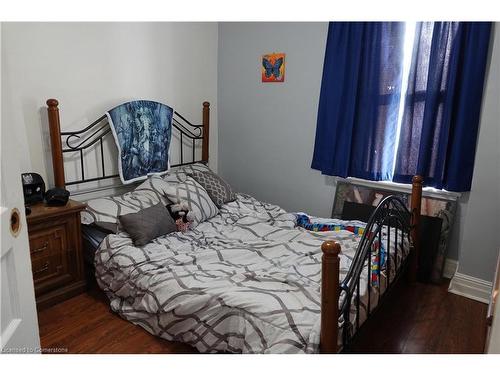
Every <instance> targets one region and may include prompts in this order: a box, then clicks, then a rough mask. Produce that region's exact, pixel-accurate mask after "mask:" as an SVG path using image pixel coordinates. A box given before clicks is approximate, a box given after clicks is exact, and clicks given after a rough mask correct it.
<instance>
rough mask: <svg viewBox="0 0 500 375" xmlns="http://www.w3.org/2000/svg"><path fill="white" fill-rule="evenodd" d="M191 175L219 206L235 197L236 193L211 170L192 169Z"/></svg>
mask: <svg viewBox="0 0 500 375" xmlns="http://www.w3.org/2000/svg"><path fill="white" fill-rule="evenodd" d="M189 175H191V176H192V177H193V178H194V179H195V180H196V181H197V182H198V183H199V184H200V185H201V186H203V188H204V189H205V190H206V191H207V193H208V195H209V196H210V199H212V201H213V202H214V203H215V205H216V206H217V207H218V208H220V207H221V206H222V205H223V204H224V203H227V202H232V201H234V200H235V199H236V193H235V192H234V191H233V189H232V188H231V185H229V184H228V183H227V182H226V181H224V180H223V179H222V178H220V177H219V176H217V175H216V174H215V173H213V172H212V171H193V172H190V173H189Z"/></svg>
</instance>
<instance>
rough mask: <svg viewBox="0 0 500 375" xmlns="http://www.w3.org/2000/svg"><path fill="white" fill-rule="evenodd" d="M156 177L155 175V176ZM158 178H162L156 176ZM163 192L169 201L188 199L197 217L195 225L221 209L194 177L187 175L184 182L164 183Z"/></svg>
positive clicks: (190, 208) (191, 209)
mask: <svg viewBox="0 0 500 375" xmlns="http://www.w3.org/2000/svg"><path fill="white" fill-rule="evenodd" d="M153 179H155V177H153ZM156 179H160V178H159V177H156ZM162 187H163V188H164V190H163V193H164V194H165V195H166V197H167V198H168V200H169V201H171V202H173V203H178V202H179V201H181V200H183V201H186V202H187V204H188V206H189V211H191V212H192V213H193V215H194V217H195V222H194V226H196V225H198V224H200V223H202V222H204V221H205V220H208V219H210V218H212V217H214V216H215V215H217V214H218V213H219V209H218V208H217V206H216V205H215V203H214V202H213V201H212V199H211V198H210V196H209V195H208V193H207V191H206V190H205V189H204V188H203V187H202V186H201V185H200V184H199V183H198V182H196V181H195V180H194V179H193V178H192V177H189V176H186V178H185V180H184V181H183V182H178V183H175V182H169V183H168V184H164V185H162Z"/></svg>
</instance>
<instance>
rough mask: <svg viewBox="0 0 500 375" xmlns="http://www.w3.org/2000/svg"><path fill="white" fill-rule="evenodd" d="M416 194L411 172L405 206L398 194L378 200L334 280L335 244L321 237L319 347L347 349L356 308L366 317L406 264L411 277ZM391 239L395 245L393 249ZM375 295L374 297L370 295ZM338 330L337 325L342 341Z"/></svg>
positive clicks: (355, 321)
mask: <svg viewBox="0 0 500 375" xmlns="http://www.w3.org/2000/svg"><path fill="white" fill-rule="evenodd" d="M421 197H422V178H421V177H420V176H415V177H414V178H413V184H412V195H411V200H410V202H411V203H410V206H411V209H410V210H408V208H407V207H406V204H405V203H404V202H403V201H402V200H401V198H399V197H397V196H392V195H391V196H388V197H386V198H385V199H383V200H382V201H381V202H380V204H379V205H378V206H377V208H376V209H375V211H374V212H373V214H372V215H371V216H370V219H369V220H368V222H367V225H366V228H365V230H364V233H363V236H362V238H361V241H360V243H359V245H358V248H357V250H356V254H355V256H354V258H353V260H352V263H351V266H350V268H349V271H348V272H347V274H346V276H345V277H344V279H343V280H342V281H340V280H339V279H340V277H339V275H340V259H339V254H340V252H341V248H340V245H339V244H338V243H336V242H335V241H325V242H324V243H323V245H322V246H321V250H322V251H323V258H322V281H321V338H320V351H321V352H322V353H337V352H338V351H339V350H342V349H346V348H347V347H348V346H349V344H350V343H351V341H352V338H353V337H354V334H355V333H357V332H358V330H359V328H360V325H361V324H362V322H360V316H361V310H362V309H364V314H365V317H366V319H367V318H368V317H369V316H370V315H371V314H372V313H373V311H374V309H375V308H376V307H378V306H379V304H380V303H381V299H382V298H383V296H385V295H386V293H387V292H388V290H389V289H390V288H391V287H392V286H393V285H394V284H395V283H396V282H397V281H398V280H399V279H400V276H401V275H402V274H403V273H404V271H405V270H408V271H409V273H408V275H409V278H410V280H412V281H415V279H416V272H417V259H418V257H417V254H418V252H419V244H420V240H419V225H420V205H421V203H420V202H421ZM391 242H392V245H393V249H394V251H393V252H392V254H391ZM405 246H406V247H407V248H408V249H409V250H408V253H407V254H405V252H404V248H405ZM398 248H399V249H400V250H399V251H398ZM383 249H384V250H383ZM382 258H385V262H384V261H383V260H382ZM383 271H385V272H383ZM363 272H365V273H364V274H363ZM375 272H376V273H375ZM362 275H364V276H366V280H363V282H366V286H364V285H362V284H361V282H362V280H361V279H362ZM375 276H376V277H375ZM374 279H375V281H376V282H375V285H374V284H373V283H374ZM363 287H366V289H365V290H366V293H367V296H366V300H365V301H363V302H362V301H361V298H360V295H361V290H362V288H363ZM372 294H373V297H372ZM375 297H376V300H375V301H372V298H375ZM339 330H342V332H341V333H342V337H341V346H339Z"/></svg>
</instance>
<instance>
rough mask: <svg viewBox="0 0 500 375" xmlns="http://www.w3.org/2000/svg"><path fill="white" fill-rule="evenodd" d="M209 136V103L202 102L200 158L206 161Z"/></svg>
mask: <svg viewBox="0 0 500 375" xmlns="http://www.w3.org/2000/svg"><path fill="white" fill-rule="evenodd" d="M209 136H210V103H209V102H203V141H202V144H201V160H203V161H204V162H208V148H209V143H208V141H209Z"/></svg>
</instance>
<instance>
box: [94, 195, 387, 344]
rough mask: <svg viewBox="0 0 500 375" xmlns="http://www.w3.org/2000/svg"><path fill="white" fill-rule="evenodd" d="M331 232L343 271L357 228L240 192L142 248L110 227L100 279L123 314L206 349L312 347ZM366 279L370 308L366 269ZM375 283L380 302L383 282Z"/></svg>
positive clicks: (99, 258)
mask: <svg viewBox="0 0 500 375" xmlns="http://www.w3.org/2000/svg"><path fill="white" fill-rule="evenodd" d="M325 239H335V240H336V241H339V242H340V243H341V246H342V253H341V278H342V277H343V275H345V273H346V272H347V270H348V269H349V266H350V263H351V259H352V257H353V256H354V253H355V250H356V247H357V244H358V241H359V239H360V237H359V236H356V235H354V234H352V233H351V232H347V231H340V232H323V233H315V232H309V231H306V230H304V229H302V228H298V227H296V226H295V216H294V215H293V214H289V213H286V212H285V211H283V210H282V209H281V208H279V207H278V206H275V205H272V204H266V203H262V202H259V201H258V200H256V199H254V198H251V197H249V196H245V195H238V199H237V200H236V201H235V202H231V203H229V204H226V205H224V206H223V207H222V209H221V210H220V213H219V214H218V215H217V216H215V217H214V218H212V219H210V220H208V221H205V222H203V223H201V224H199V225H198V226H197V227H196V228H195V229H194V230H191V231H189V232H187V233H185V234H182V233H179V232H176V233H172V234H169V235H167V236H163V237H159V238H157V239H156V240H154V241H153V242H151V243H149V244H148V245H146V246H144V247H142V248H138V247H134V246H133V244H132V241H131V240H130V239H129V238H128V236H127V234H126V233H119V234H116V235H109V236H108V237H106V239H105V240H104V241H103V243H102V244H101V246H100V248H99V249H98V250H97V253H96V257H95V266H96V277H97V281H98V283H99V285H100V287H101V288H102V289H103V290H104V291H105V292H106V294H107V295H108V297H109V299H110V301H111V308H112V309H113V310H114V311H116V312H117V313H119V314H120V315H121V316H122V317H124V318H126V319H127V320H129V321H131V322H133V323H135V324H138V325H140V326H142V327H143V328H145V329H146V330H147V331H149V332H150V333H152V334H155V335H157V336H160V337H163V338H165V339H167V340H170V341H181V342H185V343H188V344H190V345H192V346H194V347H196V348H197V349H198V350H199V351H200V352H215V351H226V352H237V353H241V352H243V353H313V352H317V351H318V348H319V336H320V280H321V272H320V271H321V255H322V254H321V249H320V246H321V243H322V242H323V241H324V240H325ZM392 253H394V251H392ZM383 281H384V280H382V282H381V283H380V285H381V290H382V292H383V287H384V285H385V283H384V282H383ZM361 285H362V287H361V291H360V295H361V305H362V306H365V301H366V298H367V294H368V293H367V289H368V287H367V270H366V269H365V271H364V273H363V275H362V282H361ZM370 290H371V298H372V301H375V300H376V299H377V298H376V294H378V292H379V291H378V288H370ZM375 305H376V304H375V303H373V302H372V308H374V307H375ZM353 314H354V315H352V317H351V319H354V318H355V312H354V313H353ZM361 315H363V316H361ZM364 315H366V314H365V313H363V314H360V321H361V322H362V321H363V320H364V319H365V316H364ZM339 342H340V341H339Z"/></svg>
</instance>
